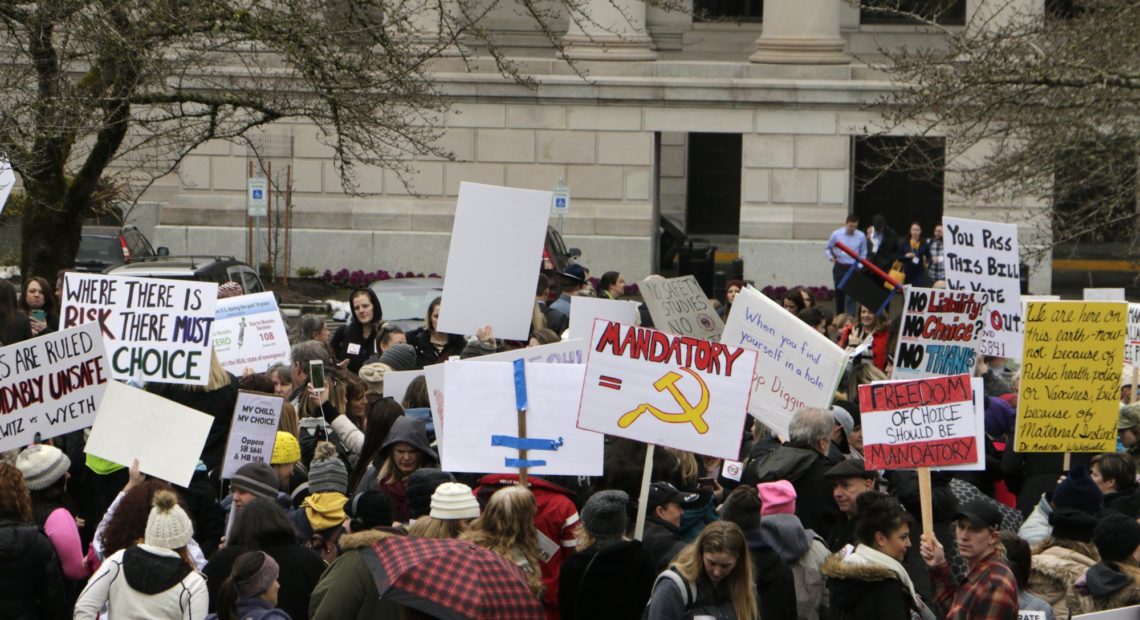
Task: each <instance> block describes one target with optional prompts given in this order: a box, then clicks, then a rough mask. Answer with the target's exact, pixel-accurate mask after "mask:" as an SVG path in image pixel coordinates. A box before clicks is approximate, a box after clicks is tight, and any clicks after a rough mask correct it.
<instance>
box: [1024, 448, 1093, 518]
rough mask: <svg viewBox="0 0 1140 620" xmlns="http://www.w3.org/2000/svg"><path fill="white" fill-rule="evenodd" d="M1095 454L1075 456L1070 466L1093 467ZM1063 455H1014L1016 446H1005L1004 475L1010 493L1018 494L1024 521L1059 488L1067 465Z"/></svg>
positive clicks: (1034, 453)
mask: <svg viewBox="0 0 1140 620" xmlns="http://www.w3.org/2000/svg"><path fill="white" fill-rule="evenodd" d="M1093 456H1095V455H1094V454H1089V453H1074V454H1073V455H1072V457H1071V460H1070V462H1069V463H1070V464H1069V466H1070V467H1072V466H1074V465H1084V466H1085V467H1088V466H1089V463H1090V462H1091V461H1092V457H1093ZM1064 458H1065V455H1063V454H1061V453H1056V454H1044V453H1040V452H1014V445H1013V442H1012V441H1011V442H1009V443H1007V444H1006V446H1005V453H1004V454H1002V460H1001V471H1002V475H1003V476H1004V478H1005V484H1006V486H1007V487H1009V490H1010V492H1012V493H1016V494H1017V510H1018V511H1019V512H1021V516H1022V517H1023V518H1028V517H1029V515H1030V514H1032V513H1033V509H1034V508H1036V507H1037V503H1038V502H1040V501H1041V495H1042V494H1044V493H1051V492H1052V491H1053V489H1055V488H1057V479H1058V478H1059V477H1060V472H1061V470H1062V468H1063V467H1062V466H1063V464H1064Z"/></svg>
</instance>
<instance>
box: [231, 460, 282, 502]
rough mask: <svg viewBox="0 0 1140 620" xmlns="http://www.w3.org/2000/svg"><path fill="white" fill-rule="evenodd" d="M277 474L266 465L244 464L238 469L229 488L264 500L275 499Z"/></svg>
mask: <svg viewBox="0 0 1140 620" xmlns="http://www.w3.org/2000/svg"><path fill="white" fill-rule="evenodd" d="M277 483H278V481H277V472H275V471H273V468H272V467H270V466H269V465H268V464H267V463H246V464H245V465H242V466H241V467H239V468H238V470H237V472H236V473H234V477H233V478H232V479H231V480H230V486H231V487H233V488H235V489H239V490H241V491H246V492H248V493H253V494H254V495H256V496H258V497H264V498H265V499H271V500H276V499H277Z"/></svg>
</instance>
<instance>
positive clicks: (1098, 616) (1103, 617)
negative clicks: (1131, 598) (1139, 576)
mask: <svg viewBox="0 0 1140 620" xmlns="http://www.w3.org/2000/svg"><path fill="white" fill-rule="evenodd" d="M1136 618H1140V605H1132V606H1131V607H1119V608H1117V609H1109V610H1107V611H1096V612H1093V613H1091V614H1080V615H1079V616H1073V620H1136Z"/></svg>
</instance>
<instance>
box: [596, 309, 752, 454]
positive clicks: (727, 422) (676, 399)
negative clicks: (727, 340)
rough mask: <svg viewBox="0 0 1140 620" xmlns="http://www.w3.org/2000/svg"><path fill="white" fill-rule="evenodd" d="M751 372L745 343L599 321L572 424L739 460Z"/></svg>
mask: <svg viewBox="0 0 1140 620" xmlns="http://www.w3.org/2000/svg"><path fill="white" fill-rule="evenodd" d="M739 299H740V297H739V296H737V300H739ZM755 370H756V352H755V351H752V350H749V349H743V348H740V347H736V346H729V345H726V344H720V343H716V342H710V341H708V340H702V339H699V338H691V337H688V336H677V335H674V334H666V333H665V332H661V331H657V330H653V329H649V328H645V327H634V326H632V325H622V324H621V323H606V322H603V321H598V322H597V323H595V324H594V334H593V337H592V338H591V346H590V352H589V357H588V358H587V359H586V378H585V381H584V383H583V387H582V406H581V410H580V411H579V413H578V427H579V428H584V429H587V430H592V431H596V432H599V433H605V434H607V435H616V436H618V437H627V438H629V439H635V440H637V441H643V442H645V443H652V444H656V445H659V446H667V447H671V448H678V449H680V450H688V451H690V452H694V453H696V454H702V455H708V456H716V457H720V458H724V459H729V460H733V459H738V458H740V454H739V452H740V439H741V432H742V430H743V428H744V420H745V416H746V413H747V411H748V398H749V394H750V393H751V387H752V377H753V373H754V372H755Z"/></svg>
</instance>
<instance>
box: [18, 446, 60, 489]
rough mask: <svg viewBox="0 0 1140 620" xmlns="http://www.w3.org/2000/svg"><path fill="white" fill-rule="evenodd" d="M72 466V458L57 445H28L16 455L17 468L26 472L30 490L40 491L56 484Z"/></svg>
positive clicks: (26, 484) (25, 477) (25, 480)
mask: <svg viewBox="0 0 1140 620" xmlns="http://www.w3.org/2000/svg"><path fill="white" fill-rule="evenodd" d="M70 467H71V459H69V458H67V455H66V454H64V453H63V451H62V450H60V449H59V448H56V447H55V446H47V445H43V444H36V445H33V446H28V448H27V449H26V450H24V451H23V452H21V453H20V456H18V457H16V468H17V469H19V470H20V473H22V474H24V485H25V486H27V487H28V490H29V491H39V490H42V489H46V488H48V487H50V486H51V485H53V484H55V483H56V482H57V481H58V480H59V479H60V478H61V477H63V475H64V474H66V473H67V470H68V469H69V468H70Z"/></svg>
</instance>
